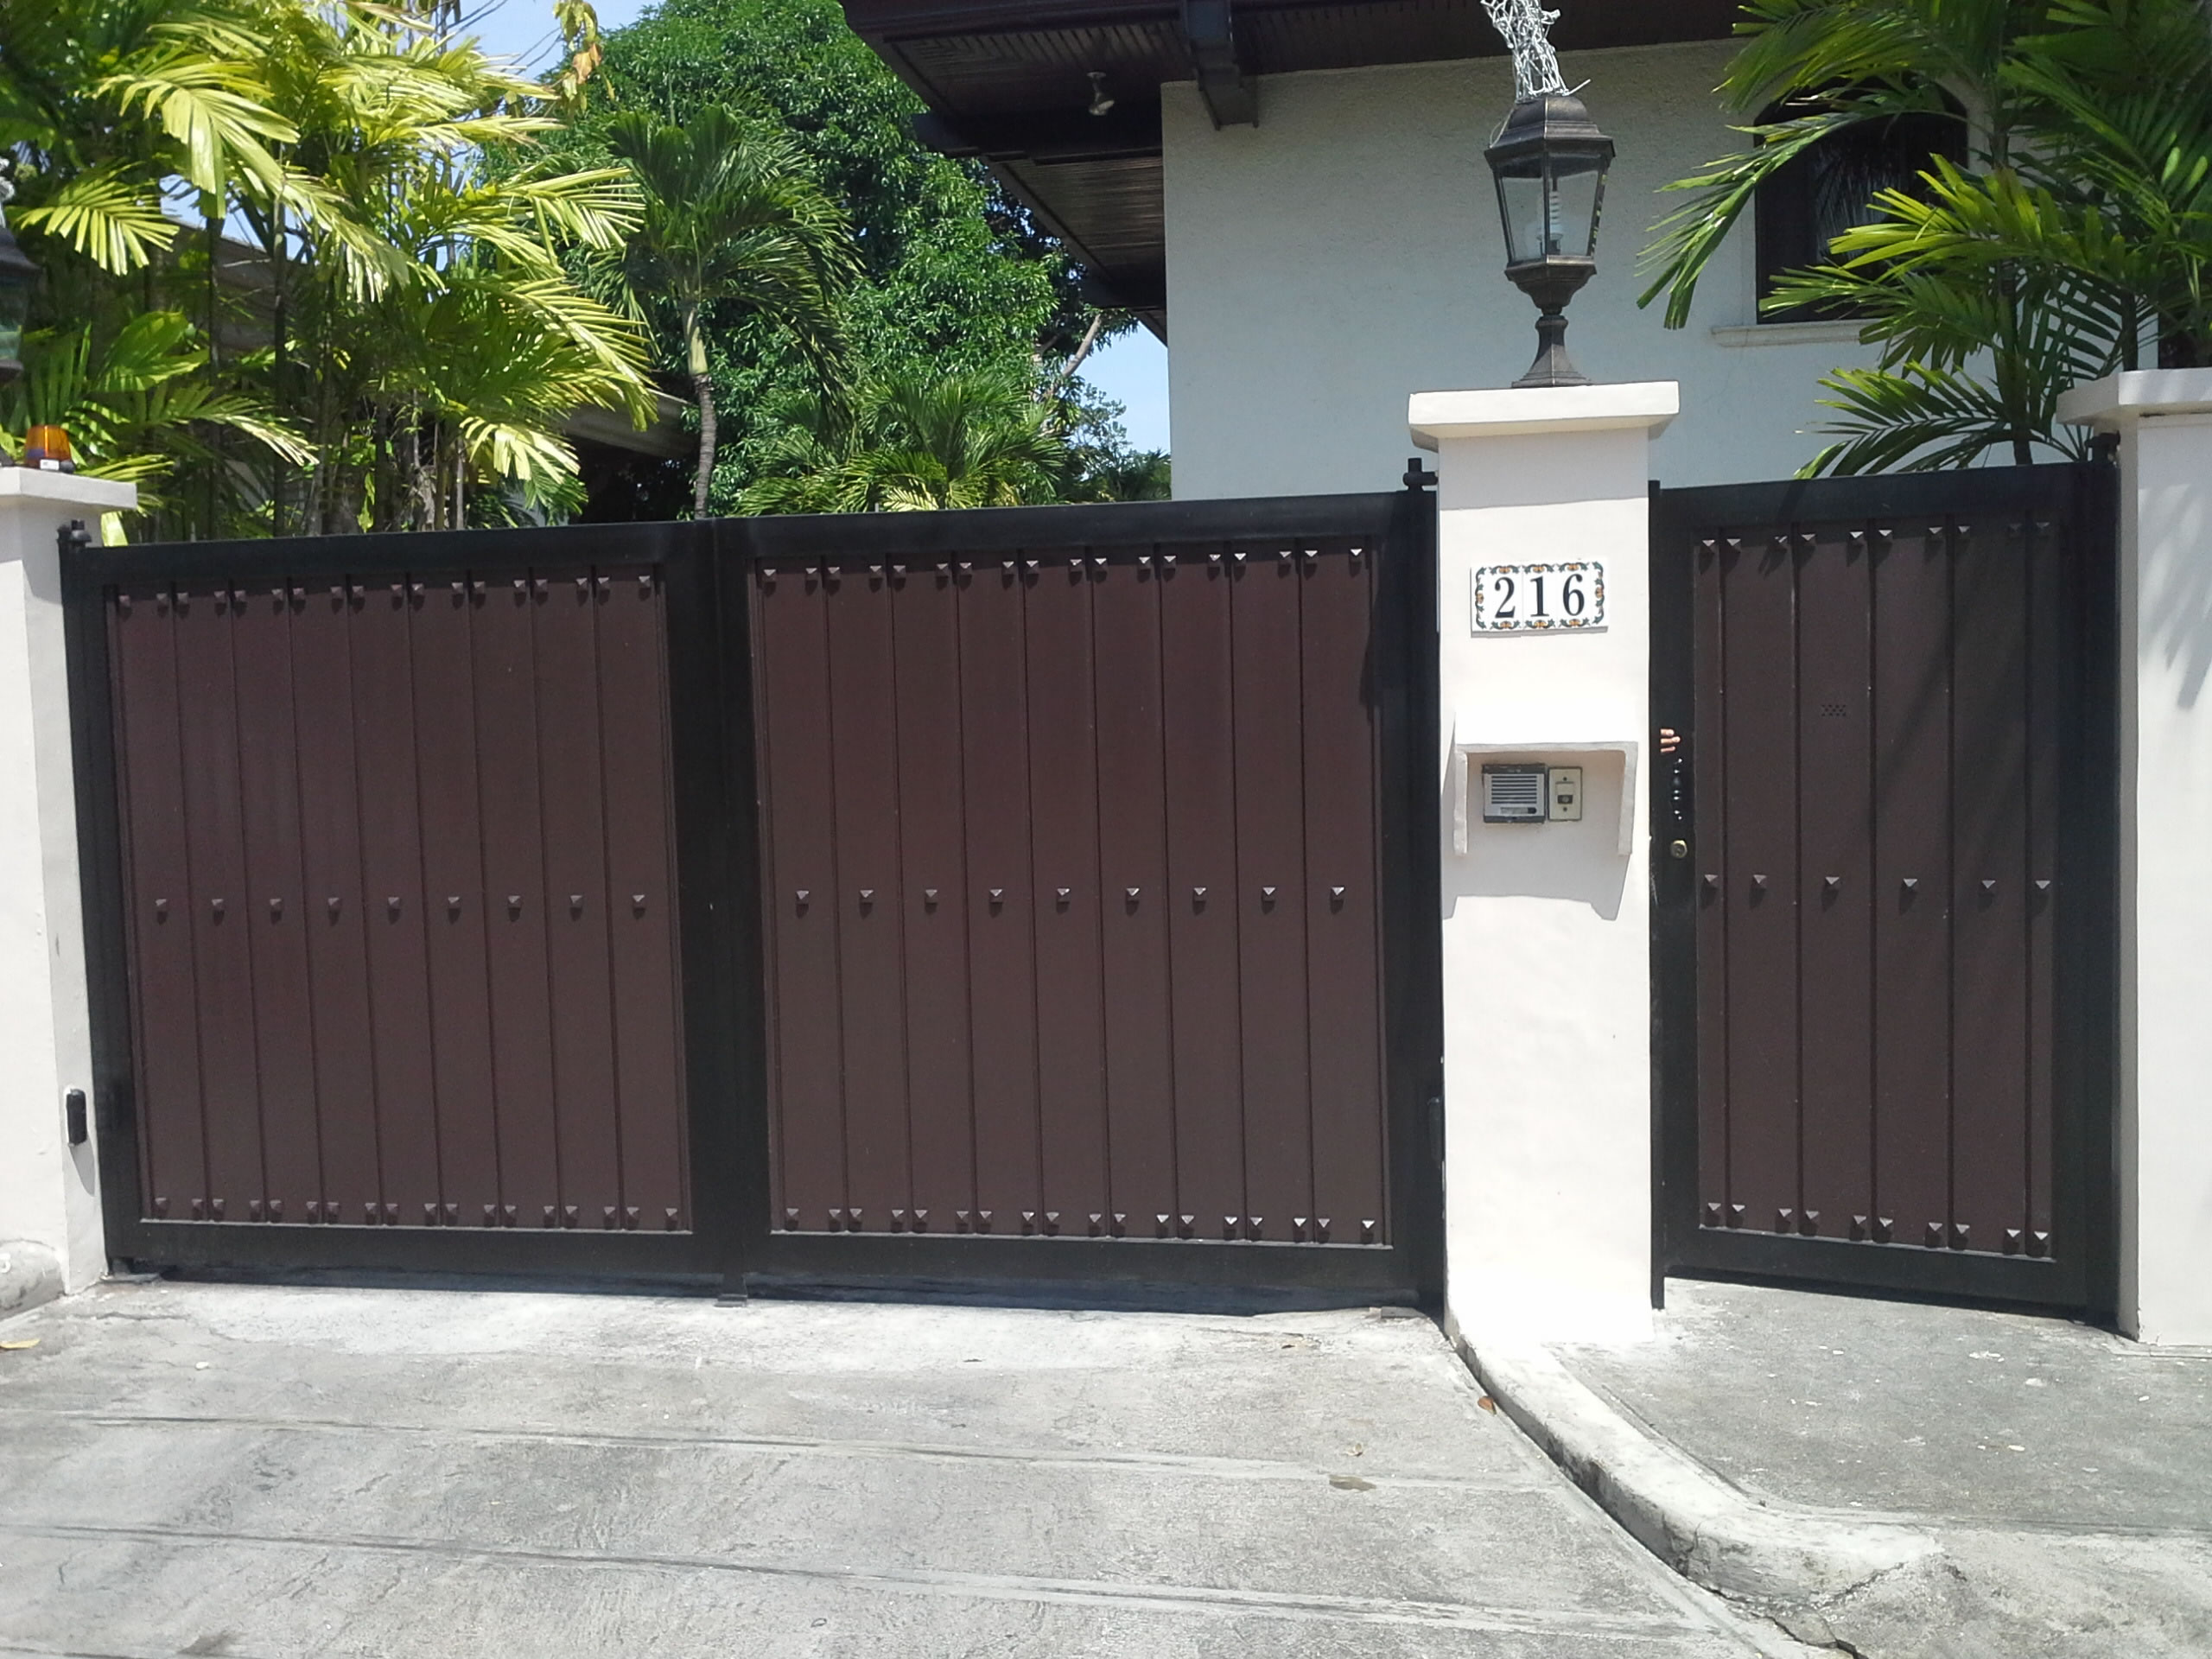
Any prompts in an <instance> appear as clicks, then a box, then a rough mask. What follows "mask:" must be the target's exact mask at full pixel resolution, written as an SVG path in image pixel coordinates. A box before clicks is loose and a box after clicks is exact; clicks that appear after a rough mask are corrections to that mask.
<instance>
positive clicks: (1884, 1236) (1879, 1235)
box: [1874, 1216, 1897, 1244]
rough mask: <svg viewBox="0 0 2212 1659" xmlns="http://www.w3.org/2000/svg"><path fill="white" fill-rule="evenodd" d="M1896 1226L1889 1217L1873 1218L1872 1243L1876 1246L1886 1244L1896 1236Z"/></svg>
mask: <svg viewBox="0 0 2212 1659" xmlns="http://www.w3.org/2000/svg"><path fill="white" fill-rule="evenodd" d="M1896 1236H1897V1223H1896V1221H1895V1220H1893V1219H1892V1218H1891V1217H1888V1216H1877V1217H1874V1242H1875V1243H1877V1244H1886V1243H1889V1242H1890V1241H1891V1239H1892V1238H1894V1237H1896Z"/></svg>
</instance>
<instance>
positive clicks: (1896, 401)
mask: <svg viewBox="0 0 2212 1659" xmlns="http://www.w3.org/2000/svg"><path fill="white" fill-rule="evenodd" d="M1744 11H1745V22H1742V23H1741V24H1739V25H1738V28H1739V30H1740V31H1741V32H1743V33H1744V34H1745V35H1747V37H1748V38H1747V40H1746V41H1745V46H1744V48H1742V50H1741V51H1740V52H1739V53H1738V54H1737V56H1736V58H1735V59H1734V60H1733V61H1732V63H1731V65H1730V67H1729V70H1728V73H1727V76H1726V79H1725V80H1724V81H1723V83H1722V88H1721V90H1722V93H1723V95H1724V97H1725V98H1726V100H1727V101H1728V103H1729V105H1731V106H1732V108H1733V109H1735V110H1737V111H1740V112H1745V113H1749V112H1751V111H1758V110H1762V109H1765V108H1767V107H1769V106H1770V105H1775V104H1777V103H1779V104H1781V105H1782V106H1783V112H1784V118H1783V119H1780V120H1777V121H1771V122H1768V123H1765V124H1757V125H1751V126H1747V127H1745V128H1743V129H1740V130H1742V131H1744V132H1745V133H1746V134H1747V135H1748V136H1749V137H1751V140H1752V143H1751V149H1748V150H1746V151H1744V152H1742V153H1740V154H1738V155H1735V156H1728V157H1726V158H1724V159H1723V160H1721V161H1719V162H1714V163H1713V165H1712V166H1711V167H1710V168H1708V169H1707V171H1706V172H1704V173H1702V174H1700V175H1697V176H1695V177H1693V178H1688V179H1683V180H1681V181H1677V182H1676V183H1675V184H1674V185H1672V186H1670V187H1669V188H1672V189H1677V190H1684V191H1688V192H1690V193H1692V194H1691V200H1690V202H1689V204H1688V206H1687V207H1685V208H1683V209H1682V210H1681V212H1680V213H1676V214H1675V215H1673V216H1672V217H1671V218H1670V219H1669V220H1667V221H1666V222H1665V223H1664V224H1662V226H1661V234H1660V236H1659V237H1658V238H1657V240H1656V242H1655V243H1654V245H1653V246H1652V247H1651V248H1650V249H1649V250H1648V251H1647V257H1648V258H1649V260H1650V262H1651V264H1652V265H1653V267H1654V277H1653V281H1652V283H1651V285H1650V287H1649V289H1648V290H1647V292H1646V293H1645V294H1644V296H1643V298H1644V301H1645V302H1646V303H1649V302H1650V301H1652V300H1654V299H1656V297H1658V296H1660V295H1662V294H1664V295H1665V296H1666V297H1667V321H1668V323H1669V326H1670V327H1681V326H1682V324H1683V323H1684V322H1685V321H1687V320H1688V311H1689V306H1690V302H1691V299H1692V297H1693V296H1694V293H1695V290H1696V286H1697V283H1698V279H1699V277H1700V275H1701V274H1702V272H1703V271H1704V269H1705V267H1706V265H1707V263H1708V262H1709V261H1710V260H1711V258H1712V257H1713V253H1714V252H1715V251H1717V250H1718V248H1719V245H1720V244H1721V243H1722V241H1723V240H1724V239H1725V238H1726V236H1727V235H1728V233H1729V232H1730V231H1731V230H1732V228H1733V227H1734V226H1735V225H1736V224H1737V222H1738V219H1740V218H1741V217H1742V215H1743V213H1744V212H1745V210H1746V209H1747V208H1748V207H1750V206H1751V201H1752V198H1753V195H1754V194H1755V193H1756V191H1757V190H1758V187H1759V186H1760V185H1761V184H1762V183H1764V181H1767V180H1768V179H1770V178H1771V177H1772V176H1773V175H1775V174H1776V173H1777V171H1778V170H1779V169H1780V168H1782V167H1783V166H1784V165H1785V164H1787V163H1788V162H1789V161H1790V160H1791V159H1792V158H1793V157H1794V156H1796V155H1798V154H1799V153H1801V152H1802V150H1803V149H1805V148H1806V147H1807V146H1808V145H1811V144H1815V143H1819V142H1821V140H1822V139H1823V138H1824V137H1827V136H1828V135H1829V134H1831V133H1834V132H1836V131H1839V130H1843V129H1846V128H1849V127H1853V126H1856V125H1860V124H1866V123H1873V122H1880V121H1884V120H1887V119H1889V118H1892V117H1894V116H1897V115H1900V114H1905V113H1913V114H1921V115H1935V116H1938V117H1942V118H1949V119H1954V120H1957V121H1959V122H1960V123H1961V125H1962V126H1963V127H1964V129H1965V130H1966V134H1967V144H1968V149H1969V153H1970V156H1971V158H1972V159H1971V164H1970V165H1969V166H1967V167H1966V168H1959V167H1955V166H1953V165H1952V164H1950V163H1949V162H1946V161H1943V160H1942V159H1941V158H1934V159H1932V160H1931V162H1930V163H1929V168H1928V169H1927V170H1926V172H1925V173H1923V175H1922V176H1921V178H1920V180H1919V182H1918V186H1917V188H1915V189H1912V190H1890V191H1885V192H1883V193H1881V194H1878V196H1877V197H1876V198H1875V200H1873V201H1872V203H1871V204H1870V206H1869V207H1868V210H1867V213H1866V219H1865V222H1864V223H1862V224H1861V225H1859V226H1857V227H1856V228H1854V229H1852V230H1850V231H1848V232H1845V233H1844V234H1843V235H1841V236H1840V237H1838V238H1836V239H1835V241H1834V243H1833V244H1832V245H1830V248H1829V250H1828V253H1829V259H1828V262H1827V264H1821V265H1820V266H1817V267H1815V268H1814V269H1811V270H1804V271H1800V272H1796V273H1793V274H1791V275H1789V277H1786V278H1785V279H1784V280H1783V281H1782V282H1781V283H1778V284H1777V288H1776V290H1775V292H1774V293H1773V294H1772V295H1771V296H1770V297H1769V298H1768V299H1767V300H1766V301H1765V302H1764V305H1765V306H1766V307H1767V308H1769V309H1770V310H1773V311H1786V310H1789V309H1791V308H1797V307H1804V306H1813V307H1817V308H1826V309H1829V310H1832V311H1834V312H1838V313H1840V314H1842V315H1851V316H1854V317H1858V318H1860V319H1863V326H1862V327H1861V330H1860V338H1861V339H1862V340H1865V341H1866V342H1867V343H1869V344H1871V345H1875V346H1879V347H1880V349H1881V358H1880V361H1879V364H1878V366H1877V367H1875V368H1872V369H1849V370H1840V371H1838V372H1835V373H1834V374H1832V375H1830V376H1828V377H1827V378H1826V379H1825V380H1824V381H1823V383H1822V384H1823V385H1825V386H1826V387H1827V390H1828V391H1829V392H1830V393H1831V394H1832V395H1831V397H1828V398H1827V400H1825V401H1826V403H1827V406H1828V407H1830V408H1833V409H1834V410H1837V411H1838V412H1839V416H1840V418H1838V419H1836V420H1834V421H1832V422H1831V423H1828V425H1827V428H1826V430H1827V431H1828V432H1829V433H1830V434H1831V435H1834V437H1835V438H1836V440H1837V442H1834V443H1833V444H1831V445H1830V446H1828V447H1827V448H1826V449H1824V450H1822V451H1821V454H1819V455H1817V456H1816V457H1815V459H1814V460H1813V461H1811V462H1810V463H1808V466H1807V467H1806V469H1805V470H1806V471H1807V472H1808V474H1810V473H1818V472H1821V471H1834V472H1846V473H1847V472H1865V471H1872V470H1878V469H1882V468H1886V467H1904V468H1907V469H1927V468H1932V467H1955V466H1965V465H1968V464H1971V463H1972V462H1974V461H1977V460H1979V459H1980V458H1981V457H1983V456H1984V455H1986V454H1990V453H1992V452H1995V453H1996V454H1999V455H2001V456H2003V457H2005V458H2006V459H2009V460H2012V461H2020V462H2024V461H2030V460H2032V459H2033V458H2034V457H2035V456H2036V455H2037V454H2039V453H2048V452H2050V451H2056V452H2058V453H2060V454H2069V455H2078V454H2082V453H2083V449H2084V445H2085V443H2086V441H2087V440H2086V437H2085V435H2082V434H2080V433H2079V432H2077V431H2075V430H2074V429H2069V428H2063V427H2061V426H2060V425H2059V424H2058V422H2057V418H2056V409H2057V401H2058V397H2059V395H2060V394H2061V393H2062V392H2063V391H2065V390H2066V389H2067V387H2069V385H2075V384H2078V383H2079V382H2081V381H2083V380H2089V379H2094V378H2098V377H2099V376H2101V375H2104V374H2108V373H2111V372H2113V371H2115V370H2119V369H2126V368H2133V367H2136V366H2138V365H2139V362H2140V361H2141V360H2142V359H2143V358H2144V357H2145V355H2146V354H2151V353H2155V360H2156V361H2158V363H2159V364H2161V365H2166V366H2188V365H2197V364H2202V363H2207V362H2212V293H2208V280H2212V22H2208V18H2207V14H2206V11H2205V10H2204V8H2203V7H2202V5H2201V4H2199V3H2198V0H1751V3H1749V4H1747V5H1745V8H1744ZM1961 110H1962V111H1964V113H1963V114H1961V113H1959V112H1958V111H1961Z"/></svg>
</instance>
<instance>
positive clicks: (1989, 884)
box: [1981, 876, 1997, 893]
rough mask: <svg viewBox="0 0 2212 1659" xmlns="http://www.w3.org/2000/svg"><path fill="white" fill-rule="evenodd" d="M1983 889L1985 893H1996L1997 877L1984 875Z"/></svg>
mask: <svg viewBox="0 0 2212 1659" xmlns="http://www.w3.org/2000/svg"><path fill="white" fill-rule="evenodd" d="M1981 890H1982V891H1983V892H1984V893H1994V892H1996V891H1997V879H1996V878H1995V877H1994V876H1985V877H1983V878H1982V883H1981Z"/></svg>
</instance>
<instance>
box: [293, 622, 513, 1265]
mask: <svg viewBox="0 0 2212 1659" xmlns="http://www.w3.org/2000/svg"><path fill="white" fill-rule="evenodd" d="M322 602H323V601H322V599H321V597H318V598H317V599H316V601H315V603H316V604H318V605H320V604H321V603H322ZM331 604H332V605H333V607H334V610H335V612H336V613H337V614H338V616H339V617H340V620H341V622H342V623H344V624H345V626H346V634H347V639H348V642H349V643H350V644H351V645H352V647H353V707H352V710H351V719H352V722H353V748H354V753H355V754H356V755H357V756H358V758H359V767H360V774H359V779H358V781H357V784H356V786H355V789H356V792H355V799H356V801H357V802H358V804H359V805H358V810H359V814H360V822H361V887H362V891H361V903H360V910H361V925H362V928H363V930H364V931H365V933H366V934H367V936H368V937H367V941H366V950H367V955H368V975H369V1009H370V1031H371V1033H372V1043H373V1050H372V1052H374V1054H375V1057H376V1087H377V1159H378V1173H377V1175H376V1178H375V1179H374V1180H373V1181H372V1182H371V1183H370V1185H371V1186H372V1189H373V1190H372V1191H370V1192H366V1193H364V1194H362V1195H360V1196H361V1199H362V1201H363V1202H364V1203H365V1204H374V1205H377V1206H378V1215H381V1214H382V1212H383V1211H382V1206H383V1205H385V1204H387V1203H389V1204H392V1205H399V1204H407V1205H410V1206H420V1205H422V1204H423V1202H424V1201H426V1200H428V1199H430V1198H435V1197H436V1196H437V1193H438V1164H439V1129H438V1122H439V1117H440V1098H441V1096H442V1094H443V1093H444V1092H446V1091H448V1090H451V1091H452V1092H453V1094H454V1096H455V1097H456V1098H470V1097H472V1096H470V1095H469V1094H468V1090H469V1085H470V1081H471V1078H470V1074H469V1071H468V1070H467V1065H466V1064H465V1062H464V1061H463V1059H462V1058H461V1057H462V1056H464V1055H469V1056H474V1057H476V1058H477V1061H478V1065H477V1070H478V1071H479V1072H480V1071H481V1068H482V1061H481V1056H482V1054H483V1052H485V1048H484V1039H483V1036H482V1034H481V1033H482V1024H483V1014H482V1001H483V995H484V969H483V966H482V964H481V963H476V964H475V966H474V971H473V972H466V971H464V972H459V973H456V972H455V971H454V969H452V968H450V967H448V966H446V965H445V961H444V958H445V956H446V953H447V951H448V950H449V948H450V947H449V943H448V940H447V939H446V938H443V937H442V936H434V935H433V934H432V933H431V931H430V917H429V912H428V906H427V904H426V902H425V899H424V891H423V888H424V874H425V870H424V858H425V855H426V848H425V837H426V836H427V835H429V833H431V832H432V831H433V830H434V829H447V828H448V827H449V824H450V817H449V815H448V816H446V817H441V816H439V815H438V813H437V811H436V808H437V806H438V804H439V803H440V802H441V800H442V798H443V793H442V791H441V789H440V787H439V779H438V777H437V775H436V773H435V772H434V771H433V770H432V769H430V768H429V766H427V765H426V764H424V765H420V766H419V767H418V762H427V760H428V759H429V754H428V753H427V751H428V749H429V746H431V745H433V744H435V743H438V742H451V741H454V735H455V732H454V723H453V722H454V718H455V716H454V711H452V710H451V709H446V708H442V707H441V706H440V705H439V703H438V702H437V701H436V700H435V697H434V698H433V700H432V701H430V702H429V703H428V704H427V705H426V704H425V703H424V702H423V700H422V698H421V697H420V696H418V692H417V688H416V677H415V665H414V656H415V647H416V645H418V644H419V645H422V646H423V649H424V650H425V651H426V652H427V651H429V650H431V649H434V647H435V640H436V639H437V636H438V631H439V628H440V626H441V621H442V622H443V626H445V627H446V629H447V631H448V632H451V631H453V630H454V629H455V628H456V627H458V626H459V624H458V621H457V619H454V617H452V616H451V614H450V613H449V607H448V603H447V601H446V597H445V595H444V594H442V593H441V594H434V595H431V596H429V598H428V599H427V600H426V599H425V598H424V597H423V596H422V595H419V594H414V593H413V590H412V588H409V589H408V591H407V592H406V593H404V594H400V593H393V594H386V593H383V592H378V593H364V594H361V595H360V596H359V598H358V599H353V600H351V601H348V600H347V599H346V597H344V596H342V595H340V594H334V595H332V596H331ZM461 638H462V640H463V645H464V654H463V656H462V658H461V660H462V661H463V662H464V663H465V662H466V660H467V658H466V654H465V646H466V635H465V633H464V634H463V635H461ZM466 712H467V711H466V709H465V708H464V709H462V710H461V716H462V721H461V725H460V728H459V733H460V738H461V741H462V742H463V743H466V741H467V731H468V726H467V722H466V720H465V715H466ZM425 715H428V716H429V718H428V719H427V720H426V719H425V718H424V716H425ZM433 727H435V730H433V729H430V728H433ZM418 733H420V734H422V740H421V741H423V745H424V746H425V753H423V755H421V756H419V757H418V753H417V748H416V744H417V734H418ZM426 782H427V783H428V784H429V787H428V788H425V787H424V786H423V785H424V784H425V783H426ZM464 822H467V821H466V820H464ZM468 835H469V837H470V839H471V840H472V841H473V839H474V827H473V824H472V825H471V826H470V827H469V829H468ZM451 844H452V843H451V842H450V840H449V839H447V840H446V841H445V842H443V844H442V847H441V853H442V854H443V853H445V852H446V851H448V850H449V849H450V846H451ZM463 844H464V845H465V844H466V843H463ZM326 896H327V895H326ZM433 938H436V939H437V943H436V944H435V945H434V944H433V942H432V941H433ZM472 1008H473V1009H474V1012H475V1020H474V1027H475V1030H476V1033H477V1035H476V1040H475V1042H474V1046H470V1045H468V1044H467V1040H466V1035H465V1032H464V1031H463V1028H464V1027H466V1026H467V1023H468V1021H469V1016H470V1011H471V1009H472ZM434 1010H435V1012H434ZM457 1036H459V1037H460V1040H459V1041H456V1037H457ZM490 1094H491V1089H490V1085H489V1084H488V1083H485V1084H480V1086H479V1089H478V1092H477V1095H476V1096H474V1097H477V1098H488V1097H489V1096H490ZM415 1212H416V1213H417V1214H419V1213H420V1211H419V1207H417V1208H416V1211H415ZM340 1214H341V1217H342V1218H343V1219H345V1220H346V1221H349V1222H359V1221H365V1220H367V1219H369V1218H370V1217H369V1212H368V1211H366V1210H365V1209H363V1210H360V1211H355V1210H353V1209H351V1208H348V1209H346V1210H345V1211H341V1212H340Z"/></svg>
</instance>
